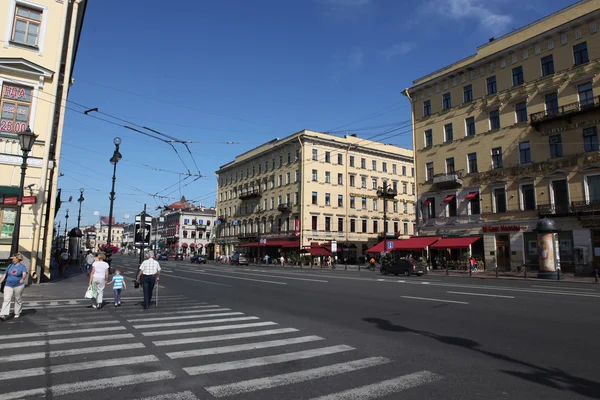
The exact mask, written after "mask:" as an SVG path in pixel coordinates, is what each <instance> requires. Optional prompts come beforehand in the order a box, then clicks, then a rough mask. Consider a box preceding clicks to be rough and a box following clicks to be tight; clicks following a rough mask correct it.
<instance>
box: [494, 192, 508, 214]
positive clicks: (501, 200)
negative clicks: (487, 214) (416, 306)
mask: <svg viewBox="0 0 600 400" xmlns="http://www.w3.org/2000/svg"><path fill="white" fill-rule="evenodd" d="M494 212H497V213H503V212H506V190H504V188H496V189H494Z"/></svg>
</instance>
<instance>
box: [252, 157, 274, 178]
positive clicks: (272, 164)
mask: <svg viewBox="0 0 600 400" xmlns="http://www.w3.org/2000/svg"><path fill="white" fill-rule="evenodd" d="M271 166H272V167H273V168H271V169H275V159H273V161H272V163H271ZM247 177H248V174H246V178H247Z"/></svg>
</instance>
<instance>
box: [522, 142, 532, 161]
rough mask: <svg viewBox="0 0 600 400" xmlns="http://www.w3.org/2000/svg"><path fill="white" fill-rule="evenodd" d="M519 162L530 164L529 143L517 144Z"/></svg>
mask: <svg viewBox="0 0 600 400" xmlns="http://www.w3.org/2000/svg"><path fill="white" fill-rule="evenodd" d="M519 162H520V163H521V164H527V163H530V162H531V147H530V146H529V142H521V143H519Z"/></svg>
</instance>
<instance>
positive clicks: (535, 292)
mask: <svg viewBox="0 0 600 400" xmlns="http://www.w3.org/2000/svg"><path fill="white" fill-rule="evenodd" d="M432 286H439V287H452V288H468V289H484V290H501V291H504V292H521V293H533V294H556V295H562V296H578V297H594V298H600V294H595V293H573V292H558V291H554V292H551V291H547V290H538V289H519V288H508V287H500V286H482V285H464V284H454V283H434V284H433V285H432ZM557 290H560V289H557Z"/></svg>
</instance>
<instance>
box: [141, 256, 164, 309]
mask: <svg viewBox="0 0 600 400" xmlns="http://www.w3.org/2000/svg"><path fill="white" fill-rule="evenodd" d="M146 258H147V259H146V260H144V262H143V263H142V265H140V270H139V272H138V275H137V279H136V282H137V283H138V284H139V283H140V278H141V284H142V288H143V289H144V310H147V309H148V308H150V304H151V301H152V291H153V290H154V285H155V283H156V281H158V279H159V276H160V264H159V263H158V261H156V260H155V259H154V252H152V251H149V252H148V253H146Z"/></svg>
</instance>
